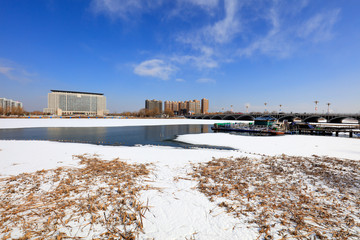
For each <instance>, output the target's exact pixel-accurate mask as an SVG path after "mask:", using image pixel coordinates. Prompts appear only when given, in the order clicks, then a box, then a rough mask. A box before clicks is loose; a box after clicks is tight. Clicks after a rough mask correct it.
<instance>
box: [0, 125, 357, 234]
mask: <svg viewBox="0 0 360 240" xmlns="http://www.w3.org/2000/svg"><path fill="white" fill-rule="evenodd" d="M227 122H228V121H227ZM203 123H207V124H211V123H212V121H209V120H188V119H183V120H163V119H149V120H144V119H141V120H140V119H139V120H126V119H114V120H113V119H96V120H92V119H89V120H88V119H66V120H65V119H36V120H33V119H28V120H27V119H6V120H4V119H2V120H0V128H20V127H80V126H82V127H84V126H86V127H90V126H91V127H95V126H99V127H100V126H134V125H162V124H203ZM178 140H179V141H183V142H187V143H193V144H203V145H213V146H228V147H232V148H235V149H236V150H217V149H210V148H207V149H191V148H189V149H184V148H173V147H163V146H135V147H125V146H98V145H90V144H78V143H58V142H47V141H3V140H0V164H1V168H0V177H5V176H9V175H16V174H19V173H23V172H34V171H36V170H41V169H51V168H55V167H58V166H72V167H76V166H77V164H78V162H77V160H74V159H73V157H72V156H73V155H79V154H85V153H87V154H90V155H91V154H98V155H99V156H100V157H101V158H102V159H114V158H120V160H124V161H127V162H128V163H133V162H136V163H153V164H154V166H155V171H154V174H153V175H152V176H151V178H152V180H153V182H152V183H151V184H152V185H153V186H154V187H157V188H161V191H160V192H159V191H158V190H149V191H146V192H143V193H142V196H141V199H142V200H143V201H144V202H146V201H147V200H148V201H149V205H150V206H151V207H150V211H149V212H147V213H146V216H145V217H146V218H145V219H144V234H143V235H141V236H140V238H141V239H153V238H154V239H186V238H187V239H191V238H195V239H256V238H257V237H258V229H254V228H248V227H247V225H246V224H244V223H243V222H242V220H241V219H237V218H234V217H233V216H232V215H229V214H227V213H226V212H225V211H224V210H223V209H222V208H219V207H218V206H217V205H216V204H215V203H213V202H210V201H209V200H208V198H207V197H206V196H205V195H203V194H202V193H200V192H198V191H197V190H196V185H197V182H195V181H192V180H187V179H186V178H188V175H187V173H189V172H191V165H190V163H199V162H208V161H210V160H211V159H212V158H213V157H215V158H220V157H231V156H233V157H242V156H251V157H257V156H258V154H267V155H279V154H282V153H285V154H288V155H299V156H309V155H313V154H316V155H327V156H334V157H339V158H348V159H353V160H360V139H351V138H336V137H320V136H297V135H292V136H276V137H250V136H249V137H248V136H239V135H231V134H227V133H205V134H191V135H183V136H179V137H178Z"/></svg>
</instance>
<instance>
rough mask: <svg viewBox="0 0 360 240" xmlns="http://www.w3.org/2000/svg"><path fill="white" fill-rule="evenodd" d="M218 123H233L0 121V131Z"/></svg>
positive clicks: (92, 120) (79, 120)
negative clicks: (10, 129) (6, 129)
mask: <svg viewBox="0 0 360 240" xmlns="http://www.w3.org/2000/svg"><path fill="white" fill-rule="evenodd" d="M219 122H233V121H229V120H201V119H108V118H106V119H104V118H102V119H95V118H90V119H84V118H83V119H76V118H72V119H68V118H67V119H59V118H56V119H54V118H42V119H24V118H20V119H17V118H10V119H0V129H5V128H34V127H124V126H155V125H183V124H214V123H219Z"/></svg>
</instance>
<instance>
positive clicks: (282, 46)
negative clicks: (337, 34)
mask: <svg viewBox="0 0 360 240" xmlns="http://www.w3.org/2000/svg"><path fill="white" fill-rule="evenodd" d="M307 4H308V1H300V2H299V3H298V9H296V8H294V7H292V8H288V7H287V5H279V4H276V1H275V3H274V5H273V6H272V7H271V8H269V10H268V11H267V12H266V14H264V17H263V21H264V23H267V24H268V25H269V26H270V27H269V29H268V30H267V31H266V33H265V34H264V35H259V34H256V33H254V35H255V37H253V39H251V40H250V41H249V43H248V44H247V46H245V47H242V48H239V49H238V50H237V54H238V55H239V56H241V57H251V56H254V55H259V54H260V55H267V56H275V57H280V58H286V57H289V56H291V55H292V54H293V53H294V52H296V51H297V50H298V48H299V47H301V46H302V45H303V43H309V42H313V43H316V42H320V41H327V40H330V39H331V38H332V36H333V25H334V24H335V23H336V22H337V20H338V16H339V13H340V10H339V9H336V10H332V11H329V12H326V13H318V14H316V15H315V16H313V17H310V18H305V20H304V22H303V23H301V22H300V23H299V22H298V21H293V19H292V18H295V19H296V18H297V17H299V15H300V14H301V10H302V9H304V8H305V7H306V6H307ZM249 35H250V34H249Z"/></svg>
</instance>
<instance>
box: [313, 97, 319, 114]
mask: <svg viewBox="0 0 360 240" xmlns="http://www.w3.org/2000/svg"><path fill="white" fill-rule="evenodd" d="M314 103H315V113H317V110H318V107H317V105H318V103H319V101H317V100H316V101H314Z"/></svg>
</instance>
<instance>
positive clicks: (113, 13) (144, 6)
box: [91, 0, 162, 19]
mask: <svg viewBox="0 0 360 240" xmlns="http://www.w3.org/2000/svg"><path fill="white" fill-rule="evenodd" d="M161 4H162V1H161V0H131V1H129V0H92V2H91V9H92V11H94V12H95V13H98V14H99V13H103V14H106V15H107V16H109V17H111V18H122V19H129V18H130V16H132V15H140V14H142V13H144V12H147V11H150V10H151V9H153V8H156V7H158V6H160V5H161Z"/></svg>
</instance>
